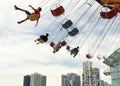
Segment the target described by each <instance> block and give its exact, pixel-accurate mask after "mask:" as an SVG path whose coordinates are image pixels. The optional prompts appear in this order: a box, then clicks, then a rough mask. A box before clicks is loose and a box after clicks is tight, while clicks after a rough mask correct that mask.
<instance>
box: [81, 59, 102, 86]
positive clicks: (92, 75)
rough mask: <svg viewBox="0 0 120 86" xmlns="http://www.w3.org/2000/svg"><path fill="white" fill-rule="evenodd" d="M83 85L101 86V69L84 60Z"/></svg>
mask: <svg viewBox="0 0 120 86" xmlns="http://www.w3.org/2000/svg"><path fill="white" fill-rule="evenodd" d="M82 86H100V71H99V69H98V68H92V62H89V61H86V62H83V73H82Z"/></svg>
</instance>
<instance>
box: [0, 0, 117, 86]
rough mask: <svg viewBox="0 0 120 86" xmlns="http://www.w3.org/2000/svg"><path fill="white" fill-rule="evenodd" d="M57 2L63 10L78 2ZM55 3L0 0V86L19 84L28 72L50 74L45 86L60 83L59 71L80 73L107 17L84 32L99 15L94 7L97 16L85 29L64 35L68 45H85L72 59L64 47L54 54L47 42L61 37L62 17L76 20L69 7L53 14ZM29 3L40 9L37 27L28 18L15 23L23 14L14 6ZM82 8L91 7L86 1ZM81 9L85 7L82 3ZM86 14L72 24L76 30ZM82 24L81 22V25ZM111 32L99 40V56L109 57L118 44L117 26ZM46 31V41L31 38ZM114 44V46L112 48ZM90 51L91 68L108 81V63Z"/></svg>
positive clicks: (22, 6)
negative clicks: (37, 41) (75, 33)
mask: <svg viewBox="0 0 120 86" xmlns="http://www.w3.org/2000/svg"><path fill="white" fill-rule="evenodd" d="M57 1H59V0H57ZM60 1H61V2H60V4H62V5H63V6H64V7H65V9H69V6H75V4H77V2H76V1H78V0H72V1H71V2H70V1H69V2H68V0H64V1H62V0H60ZM90 1H91V0H90ZM6 2H7V3H6ZM55 2H56V0H51V1H49V0H46V1H44V0H41V1H40V0H33V1H30V0H28V1H21V0H1V1H0V10H1V11H0V16H1V17H0V20H1V23H0V30H1V34H0V49H1V50H0V56H1V60H0V63H1V65H0V69H1V70H0V74H1V77H0V81H1V83H0V85H1V86H8V85H10V86H22V85H23V83H22V82H23V76H24V75H29V74H31V73H33V72H39V73H42V74H44V75H46V76H49V77H48V82H47V86H49V85H50V86H56V85H58V86H60V84H61V82H60V79H61V78H60V77H61V76H60V75H61V74H67V73H69V72H72V73H77V74H82V62H84V61H87V60H88V59H87V58H86V54H87V53H88V51H89V50H90V49H91V50H92V51H94V49H95V48H96V47H93V46H94V45H96V44H97V43H96V42H99V41H96V42H95V39H96V37H97V36H98V35H99V34H98V32H99V31H100V30H101V29H102V30H103V29H104V28H102V26H101V25H102V24H103V25H105V24H104V23H105V22H106V21H107V20H104V19H101V20H100V23H99V25H97V27H96V28H97V29H96V28H95V31H94V32H93V34H91V35H89V34H88V33H86V32H90V30H91V28H92V26H94V25H93V21H94V19H95V18H96V19H98V18H97V17H98V16H99V12H100V11H101V10H100V9H98V10H97V13H98V15H96V16H95V17H92V18H90V19H92V22H88V21H87V23H88V24H87V27H86V28H90V29H86V28H85V30H83V32H82V33H81V34H78V35H77V36H75V37H73V38H72V37H70V36H68V38H66V41H67V43H68V44H70V46H71V47H76V46H77V44H80V47H81V45H82V43H83V44H84V45H83V46H82V47H81V48H80V52H79V53H78V55H77V56H76V57H75V58H73V57H72V56H71V55H70V53H69V52H68V51H67V50H66V47H62V48H61V49H60V50H59V52H57V53H55V54H54V53H53V49H52V48H51V47H50V45H49V44H50V42H51V41H55V42H57V41H58V40H59V38H60V39H62V38H63V36H64V35H62V34H61V33H64V32H65V30H64V29H62V30H60V31H59V29H60V28H61V26H60V24H61V21H62V19H63V18H64V17H66V16H67V17H69V18H70V19H72V20H76V18H77V17H78V16H77V15H76V17H75V18H73V16H71V15H70V13H71V12H73V11H72V10H70V9H69V10H65V14H64V15H62V16H61V17H53V16H52V14H51V13H50V7H51V6H52V5H53V4H54V3H55ZM73 2H74V3H73ZM80 2H81V0H80ZM80 2H79V3H78V4H79V5H80ZM72 3H73V4H72ZM94 3H95V4H94V6H93V7H91V8H90V11H88V14H91V13H92V12H93V11H95V10H96V7H97V5H98V3H97V2H94ZM29 4H30V5H32V6H34V7H35V8H37V7H39V6H41V7H42V8H43V9H42V12H41V18H40V21H39V23H38V26H37V27H34V24H35V22H30V21H27V22H24V23H22V24H17V21H19V20H21V19H23V18H25V17H26V15H25V14H24V13H21V12H19V11H17V10H15V9H14V5H17V6H19V7H21V8H25V9H27V10H29V11H32V10H31V9H30V8H29V6H28V5H29ZM76 6H78V5H76ZM76 6H75V7H76ZM85 7H90V5H89V4H86V5H85ZM82 8H84V5H83V7H82ZM84 10H85V9H84ZM84 10H82V11H84ZM84 12H85V11H84ZM75 13H77V12H75ZM118 16H119V15H118ZM88 17H90V15H85V17H83V19H81V18H80V20H81V21H80V23H79V24H78V25H77V23H75V24H76V26H75V27H77V28H78V29H79V31H81V28H84V27H85V26H86V24H83V23H85V22H86V21H85V20H88V19H89V18H88ZM99 17H100V16H99ZM104 21H105V22H104ZM116 22H117V21H116ZM91 23H92V24H91ZM94 23H95V22H94ZM81 24H83V25H82V26H81ZM79 27H81V28H79ZM115 28H116V27H115ZM112 29H114V28H112ZM87 30H89V31H87ZM110 31H111V33H110V34H108V35H107V37H108V39H107V40H104V41H103V42H102V43H101V45H103V46H99V50H98V54H100V55H102V56H103V55H105V56H109V54H111V53H112V52H113V51H114V50H115V49H116V48H118V47H119V44H118V43H119V28H118V29H117V32H116V33H115V34H113V33H112V32H113V31H112V30H110ZM46 32H49V33H50V37H49V40H48V42H47V43H45V44H39V45H36V43H35V42H34V40H35V39H37V38H38V37H39V36H40V35H41V34H46ZM58 34H59V36H58ZM85 34H86V35H85ZM84 35H85V36H84ZM65 36H66V35H65ZM87 36H89V38H88V40H86V42H85V43H84V41H85V39H86V38H87ZM57 37H58V38H57ZM100 37H101V36H100ZM111 38H112V40H113V39H114V38H115V39H114V41H112V40H111ZM109 40H110V41H109ZM79 41H81V42H79ZM114 42H116V44H114ZM95 43H96V44H95ZM108 44H109V45H108ZM113 44H114V45H113ZM107 45H108V46H107ZM111 46H112V47H111ZM114 46H115V48H113V47H114ZM97 49H98V48H97ZM93 54H94V56H93V58H92V59H89V60H90V61H91V62H92V63H93V67H98V68H100V71H101V73H100V76H101V79H102V80H104V81H106V82H109V83H111V78H110V76H105V75H104V74H103V71H104V70H105V69H106V67H108V66H107V65H105V64H104V63H103V59H102V60H98V59H97V58H96V54H95V53H93ZM54 80H55V81H56V82H55V83H52V81H54ZM6 82H7V83H6Z"/></svg>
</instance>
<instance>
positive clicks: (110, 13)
mask: <svg viewBox="0 0 120 86" xmlns="http://www.w3.org/2000/svg"><path fill="white" fill-rule="evenodd" d="M117 13H118V10H117V9H116V8H113V9H111V10H110V11H108V12H100V16H101V17H102V18H105V19H111V18H113V17H115V16H116V15H117Z"/></svg>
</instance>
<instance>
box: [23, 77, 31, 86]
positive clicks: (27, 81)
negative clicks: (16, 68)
mask: <svg viewBox="0 0 120 86" xmlns="http://www.w3.org/2000/svg"><path fill="white" fill-rule="evenodd" d="M23 86H30V75H26V76H24V81H23Z"/></svg>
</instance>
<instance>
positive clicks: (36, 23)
mask: <svg viewBox="0 0 120 86" xmlns="http://www.w3.org/2000/svg"><path fill="white" fill-rule="evenodd" d="M38 21H39V19H38V20H37V21H36V24H35V27H36V26H37V25H38Z"/></svg>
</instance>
